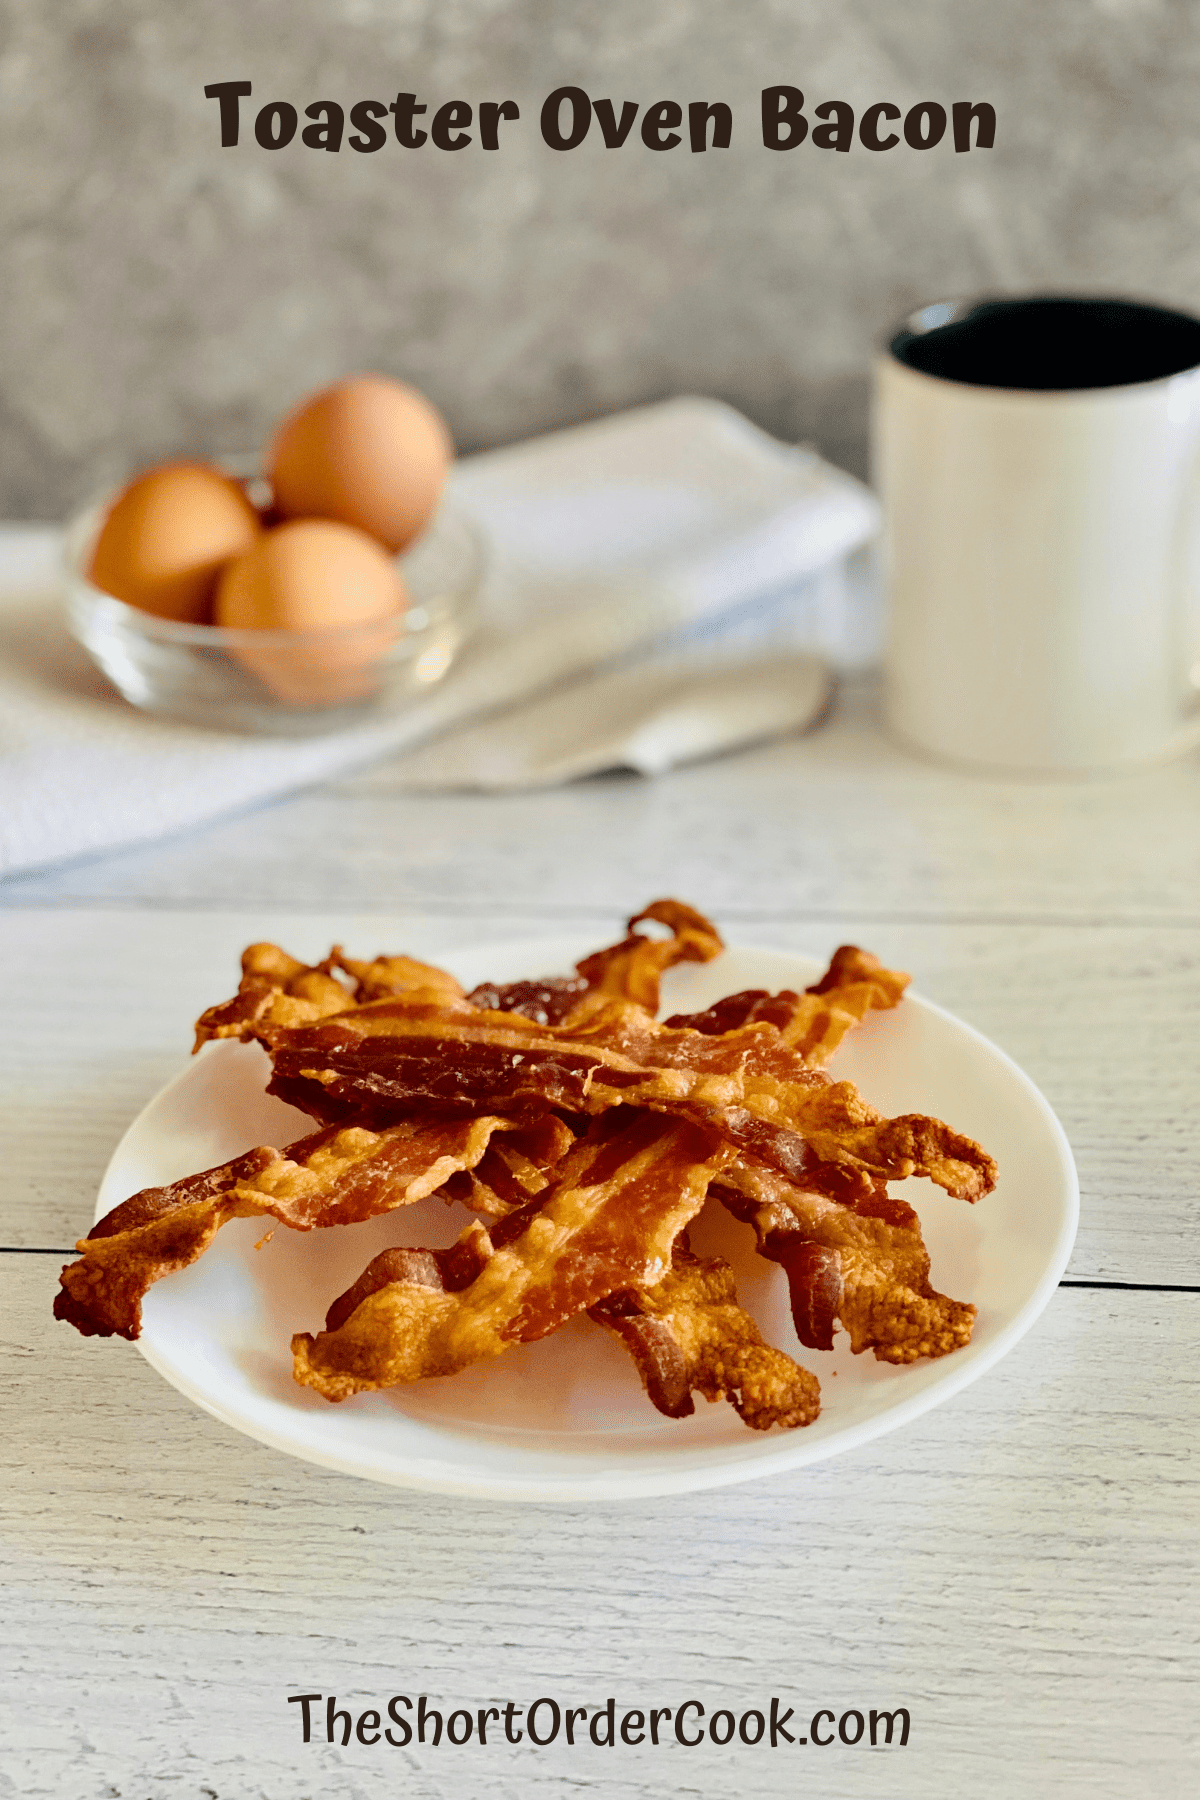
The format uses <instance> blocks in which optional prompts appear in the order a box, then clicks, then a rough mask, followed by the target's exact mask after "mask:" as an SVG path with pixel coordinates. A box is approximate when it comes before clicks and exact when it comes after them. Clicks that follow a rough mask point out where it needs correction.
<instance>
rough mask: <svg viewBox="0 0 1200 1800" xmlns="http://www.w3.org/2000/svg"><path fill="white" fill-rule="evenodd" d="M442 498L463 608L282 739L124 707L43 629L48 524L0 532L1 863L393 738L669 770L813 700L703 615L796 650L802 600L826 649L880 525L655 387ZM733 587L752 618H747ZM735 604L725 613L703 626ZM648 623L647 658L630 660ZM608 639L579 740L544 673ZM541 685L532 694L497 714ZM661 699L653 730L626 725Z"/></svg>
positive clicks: (501, 775) (145, 823) (452, 751)
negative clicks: (453, 652)
mask: <svg viewBox="0 0 1200 1800" xmlns="http://www.w3.org/2000/svg"><path fill="white" fill-rule="evenodd" d="M451 495H452V498H453V501H454V504H456V505H457V506H459V507H460V508H462V509H463V510H464V511H467V512H469V513H470V514H471V515H472V516H473V517H474V518H475V519H476V520H477V521H478V522H479V523H480V524H481V525H482V527H483V528H484V531H485V532H486V534H487V536H488V538H489V540H490V545H491V563H490V573H489V577H488V581H487V584H486V589H485V595H484V603H483V614H482V624H481V627H480V630H479V631H478V633H477V634H476V636H475V637H474V639H473V640H472V641H471V643H470V644H469V645H468V647H467V648H466V649H465V650H464V652H463V654H462V656H461V658H460V660H459V662H458V663H457V664H456V665H455V667H454V668H453V669H452V670H451V671H450V673H449V675H448V676H447V677H446V679H445V680H444V681H443V682H442V683H441V685H440V686H439V687H438V688H436V689H435V690H434V691H433V692H432V693H430V694H428V695H422V696H421V697H420V699H419V700H414V701H413V702H412V703H411V704H410V705H409V706H408V707H407V708H406V709H405V710H403V711H400V712H397V713H395V714H394V715H391V716H389V717H386V718H383V717H376V718H373V719H371V720H369V721H366V722H364V723H363V724H361V725H356V726H353V727H351V728H349V729H346V730H342V731H339V732H336V733H328V734H323V735H320V736H316V737H312V738H307V739H301V740H296V739H294V738H287V739H284V738H259V737H243V736H239V735H235V734H232V733H226V732H215V731H205V730H203V729H200V728H197V727H193V726H187V725H177V724H174V723H172V722H171V721H169V720H163V719H156V718H152V717H148V716H146V715H143V714H140V713H138V712H136V711H135V710H134V709H133V708H131V707H129V706H128V705H127V704H126V703H125V702H124V701H123V700H121V699H120V698H119V697H118V696H117V695H115V694H114V693H113V691H112V690H111V688H110V687H109V685H108V683H107V682H106V681H105V679H104V677H103V676H101V675H100V674H99V673H98V672H97V671H96V670H95V669H93V668H92V666H91V664H90V663H89V662H88V660H87V658H86V656H85V655H84V653H83V651H82V650H80V649H79V648H78V647H77V646H76V645H75V644H74V643H73V642H72V641H71V640H70V639H69V638H68V636H67V634H66V631H65V629H64V627H63V624H62V621H61V617H60V610H59V608H60V602H59V598H58V593H57V572H56V571H57V558H58V554H59V544H60V534H59V533H58V532H57V531H56V530H55V529H54V528H51V527H29V526H24V527H18V526H9V527H4V528H0V874H14V873H17V872H20V871H23V870H29V869H33V868H38V867H42V866H45V865H48V864H51V863H54V862H58V861H61V860H64V859H68V858H72V857H77V856H81V855H86V854H94V853H97V852H100V851H105V850H111V849H116V848H119V847H124V846H128V845H133V844H138V843H144V842H147V841H150V840H153V839H155V838H158V837H162V836H166V835H169V834H171V833H175V832H178V831H180V830H183V829H186V828H188V827H190V826H195V825H199V824H202V823H204V822H206V821H208V820H211V819H214V818H217V817H219V816H220V815H221V814H222V813H226V812H230V811H232V810H236V809H238V808H240V807H243V806H246V805H249V804H252V803H254V802H256V801H261V800H264V799H267V798H269V797H271V796H273V795H276V794H280V793H284V792H286V791H288V790H289V789H292V788H297V787H302V786H304V785H306V784H307V783H310V782H313V781H316V780H320V779H322V778H323V777H325V776H328V775H331V774H334V773H336V772H339V771H341V770H345V769H347V768H351V767H353V766H355V765H357V764H363V763H367V762H371V761H374V760H377V759H379V758H380V757H383V756H387V755H391V756H396V755H397V754H398V753H401V754H400V760H399V761H397V762H396V763H395V764H394V772H395V775H396V776H397V777H398V778H400V779H401V780H404V781H410V782H411V783H412V785H414V786H429V785H446V784H448V783H449V784H460V785H474V786H484V787H498V786H505V785H527V784H529V783H530V782H533V781H545V780H566V779H570V778H571V776H572V775H574V774H578V773H582V772H585V771H586V770H587V769H589V768H594V767H604V766H612V763H611V762H610V763H608V764H606V763H605V762H604V761H603V760H602V761H601V762H600V763H597V762H596V761H595V757H596V755H597V754H600V755H601V756H602V757H603V756H611V757H612V758H614V759H615V760H616V761H620V760H626V761H628V762H629V766H631V767H640V768H643V769H646V770H647V771H649V770H652V769H655V768H661V767H665V766H668V765H669V763H671V762H672V761H679V760H685V759H686V758H689V757H692V756H696V755H699V754H704V753H705V752H706V751H707V752H712V751H716V750H718V749H721V748H726V747H728V746H729V745H730V744H732V743H736V742H742V741H745V740H746V739H747V738H748V737H751V736H762V735H765V734H766V732H767V731H768V730H780V729H785V728H789V727H795V726H796V725H797V724H800V723H803V722H804V721H805V720H806V719H807V718H810V717H812V716H813V714H814V712H815V711H817V710H819V708H820V706H821V704H823V693H824V686H823V680H822V678H821V676H820V672H819V671H816V670H814V668H813V665H812V662H811V659H810V658H806V657H800V658H793V663H794V667H793V668H792V674H793V676H794V689H793V692H792V693H791V695H790V697H789V696H788V695H787V694H786V693H785V691H784V690H785V688H786V676H787V670H786V669H785V668H784V665H783V663H782V662H781V661H780V658H779V656H776V657H775V658H773V659H772V660H773V663H774V665H775V671H776V672H775V674H774V675H773V676H772V677H771V678H770V680H768V676H767V673H766V671H765V669H764V666H763V662H762V658H761V655H760V657H759V659H758V662H757V664H756V663H755V662H754V660H753V659H750V660H749V661H748V660H747V659H746V658H745V657H744V656H742V657H741V658H740V660H739V658H738V657H736V656H733V657H731V656H730V655H729V653H728V651H727V652H726V653H725V656H724V658H723V659H722V658H721V655H720V653H719V650H718V649H717V647H716V646H717V641H718V639H719V638H720V637H721V636H726V637H729V638H730V639H731V640H732V642H733V643H734V644H736V643H737V641H738V640H739V638H740V639H743V640H747V639H748V640H749V641H751V642H753V641H755V640H757V641H759V643H760V644H761V640H762V639H763V637H764V636H766V637H768V638H771V639H774V638H775V637H777V636H778V637H780V638H781V639H782V640H783V641H782V642H781V644H780V651H781V653H782V651H783V650H784V649H785V648H788V649H790V650H791V651H793V652H794V651H795V650H796V649H797V647H798V646H797V637H796V620H797V615H798V613H800V612H802V613H804V620H805V622H804V626H803V629H802V630H801V631H800V640H801V647H804V648H810V649H811V648H817V649H822V650H824V651H826V652H831V653H832V654H833V655H834V657H835V658H837V657H840V658H841V659H842V660H847V659H849V660H861V659H862V658H863V657H864V656H869V655H870V652H871V649H872V648H873V638H874V624H873V620H872V618H871V616H870V612H869V604H867V603H862V602H860V601H852V599H850V598H848V595H850V590H849V589H847V588H846V587H845V584H844V583H843V581H842V579H841V571H842V569H843V566H844V559H845V558H846V557H847V556H848V555H849V553H850V552H852V551H853V550H855V549H856V548H857V547H858V546H860V545H862V544H864V543H865V542H866V541H867V540H868V539H869V538H870V537H871V536H872V535H873V533H874V531H875V529H876V526H877V508H876V503H875V501H874V499H873V497H872V496H871V494H870V493H869V492H868V490H867V489H866V488H864V487H863V486H862V485H861V483H859V482H857V481H855V480H854V479H853V478H852V477H850V476H848V475H845V474H843V473H842V472H841V471H840V470H837V469H834V468H831V467H830V466H829V464H827V463H825V462H823V461H822V460H821V459H820V457H818V456H817V455H816V454H815V452H812V451H809V450H797V449H791V448H788V447H786V446H784V445H782V444H779V443H777V442H776V441H775V440H774V439H773V438H770V437H768V436H766V435H765V434H764V433H763V432H760V431H758V430H757V429H756V428H755V427H754V426H752V425H750V424H749V423H748V422H747V421H746V420H745V419H743V418H742V417H741V416H740V415H739V414H738V413H736V412H734V411H733V410H732V409H731V408H729V407H726V406H723V405H721V404H720V403H719V402H716V401H712V400H702V399H680V400H671V401H667V402H665V403H663V404H662V405H658V406H652V407H645V408H641V409H639V410H637V411H635V412H631V413H626V414H623V415H620V416H618V417H616V418H612V419H607V420H603V421H601V422H600V423H598V424H595V425H587V426H582V427H579V428H577V429H574V430H571V431H565V432H558V433H555V434H553V435H552V436H549V437H544V438H541V439H538V440H535V441H533V442H531V443H528V444H524V445H520V446H518V447H516V448H514V449H508V450H500V451H493V452H489V453H488V454H486V455H483V456H477V457H471V458H468V459H465V460H464V461H463V462H461V463H460V464H459V465H458V466H457V468H456V469H455V471H454V473H453V476H452V478H451ZM749 603H757V607H756V608H755V607H753V606H751V608H750V610H751V611H754V610H757V612H758V613H759V614H760V615H761V616H760V617H759V618H758V619H757V620H753V619H751V620H750V621H749V630H748V629H747V613H746V610H745V609H746V608H747V607H748V605H749ZM736 608H741V609H743V611H742V616H741V619H740V622H739V621H737V620H736V619H735V623H734V626H733V628H732V630H731V631H725V630H724V629H723V627H722V628H719V629H718V631H717V632H716V633H715V634H714V622H715V621H718V620H721V621H724V620H725V618H726V615H728V614H730V611H731V609H736ZM856 608H857V611H856ZM852 615H853V616H852ZM659 640H667V641H668V642H669V643H670V644H671V645H672V651H671V654H670V655H669V656H668V657H667V658H666V659H664V658H663V657H661V656H659V657H657V658H656V659H655V660H654V661H653V662H652V663H649V664H647V663H644V662H641V663H634V662H633V661H632V659H633V656H634V654H635V653H639V652H642V651H643V650H644V649H645V648H646V647H648V646H650V645H652V644H654V643H656V642H658V641H659ZM697 640H699V648H696V647H695V646H696V642H697ZM706 640H707V641H706ZM622 661H623V663H624V665H625V666H624V667H619V668H617V669H616V670H615V671H614V672H612V673H610V674H609V675H607V676H605V677H604V678H603V680H602V681H601V683H600V684H599V685H597V683H595V682H591V683H588V684H587V687H586V688H580V689H579V690H578V694H577V707H576V717H577V718H578V720H579V723H580V732H579V735H580V740H581V741H580V745H579V747H578V748H579V749H580V750H582V749H583V748H584V745H583V742H582V740H583V739H584V738H585V737H586V738H588V740H589V742H590V745H591V751H590V757H589V756H583V757H582V760H581V757H580V755H579V754H572V746H571V743H570V730H569V726H568V723H567V721H566V720H565V717H564V715H563V714H562V712H561V710H560V711H558V712H555V711H554V705H556V704H557V705H560V707H561V690H562V687H563V685H564V683H566V682H568V681H572V680H576V679H578V678H579V677H581V676H583V675H584V674H586V673H587V672H588V671H593V670H595V669H597V668H599V667H601V666H608V667H611V665H613V664H614V663H621V662H622ZM722 668H723V669H724V671H725V681H724V687H725V693H724V695H722V694H721V693H720V689H721V687H722V681H721V670H722ZM756 683H757V684H758V688H759V689H761V691H762V693H763V696H764V698H763V702H762V706H761V709H760V716H759V718H758V719H757V720H756V719H755V717H754V708H753V694H754V692H755V691H756ZM551 688H553V689H554V694H553V696H552V697H551V702H552V703H551V710H550V712H549V713H547V711H546V705H545V704H544V703H543V704H541V705H535V706H534V707H533V708H532V709H528V708H527V709H525V711H523V712H521V713H515V712H514V711H513V709H514V707H516V706H517V705H518V703H521V702H526V701H528V700H529V699H530V697H532V696H536V695H538V694H539V693H543V692H545V691H546V690H549V689H551ZM689 692H690V693H691V695H692V698H691V700H689V699H688V698H687V695H688V693H689ZM748 696H749V698H748ZM768 696H769V697H768ZM660 698H661V699H662V700H663V701H666V702H667V704H666V705H665V707H664V705H662V704H660ZM501 713H503V714H504V715H505V716H504V717H503V719H502V720H500V721H499V722H498V724H497V727H496V734H495V738H494V740H492V741H489V736H488V729H487V728H486V727H485V726H483V725H479V724H473V725H472V726H471V727H470V728H469V729H468V730H467V731H466V732H465V733H464V732H461V731H460V732H458V733H455V732H453V731H450V732H449V735H439V736H438V737H437V742H436V743H435V744H433V745H430V746H428V747H427V748H425V749H424V750H422V751H421V752H420V753H419V754H418V755H417V756H415V757H414V756H413V755H412V754H411V750H410V747H411V746H413V745H416V744H418V743H421V742H422V741H423V740H426V739H429V738H431V737H434V735H435V734H446V733H447V732H448V731H449V728H451V727H454V726H458V725H461V722H462V721H465V720H468V719H472V720H474V719H476V718H478V717H479V716H481V715H488V714H501ZM664 716H665V717H666V720H667V722H666V724H665V725H663V724H660V725H659V726H658V728H657V735H656V731H655V727H654V726H653V725H652V724H650V725H647V721H648V720H652V719H654V718H658V719H660V720H661V719H662V718H663V717H664ZM706 721H707V723H706ZM644 725H645V726H646V730H644V731H643V730H642V726H644ZM585 727H586V729H585ZM606 731H607V735H606ZM639 731H641V736H640V737H639ZM459 738H461V739H462V741H461V742H458V741H457V740H458V739H459ZM522 745H524V748H523V749H522ZM506 770H507V775H506V773H505V771H506Z"/></svg>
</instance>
